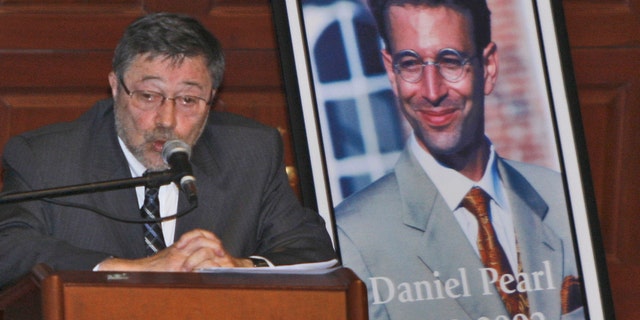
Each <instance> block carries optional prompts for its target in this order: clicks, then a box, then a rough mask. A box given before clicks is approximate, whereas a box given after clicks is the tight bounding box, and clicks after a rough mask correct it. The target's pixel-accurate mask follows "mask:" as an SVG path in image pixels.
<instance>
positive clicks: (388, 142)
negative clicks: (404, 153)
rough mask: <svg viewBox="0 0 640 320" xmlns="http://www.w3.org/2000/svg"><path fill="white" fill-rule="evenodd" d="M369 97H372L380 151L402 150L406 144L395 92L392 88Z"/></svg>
mask: <svg viewBox="0 0 640 320" xmlns="http://www.w3.org/2000/svg"><path fill="white" fill-rule="evenodd" d="M369 99H371V108H372V109H373V114H374V117H373V119H374V121H375V128H376V133H377V134H376V135H377V136H378V145H379V146H380V153H389V152H394V151H399V150H401V149H402V148H403V145H404V138H403V135H402V122H401V121H400V115H399V113H398V108H396V104H395V99H394V95H393V92H391V90H390V89H388V90H383V91H378V92H375V93H373V94H371V95H370V97H369Z"/></svg>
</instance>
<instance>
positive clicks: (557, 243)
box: [336, 149, 583, 320]
mask: <svg viewBox="0 0 640 320" xmlns="http://www.w3.org/2000/svg"><path fill="white" fill-rule="evenodd" d="M498 171H499V174H500V177H501V179H502V181H503V182H504V186H505V188H506V195H507V198H508V201H509V203H510V206H511V209H512V214H513V222H514V225H515V233H516V238H517V246H518V248H519V254H520V261H521V262H522V268H523V273H525V274H526V275H527V277H528V279H530V281H529V283H528V288H529V289H530V290H531V291H529V292H528V298H529V302H530V306H531V313H532V315H533V314H535V313H536V312H540V313H542V314H543V315H544V319H547V320H548V319H569V315H570V314H567V315H566V316H565V317H561V301H560V299H561V298H560V297H561V290H562V284H563V280H564V279H565V277H566V276H570V275H574V276H575V275H577V271H576V270H577V269H576V262H575V256H574V251H573V245H572V240H571V239H572V237H571V231H570V230H571V229H570V224H569V219H568V213H567V207H566V205H565V200H564V199H565V193H564V190H563V184H562V181H561V177H560V175H559V174H557V173H555V172H553V171H551V170H548V169H544V168H540V167H536V166H531V165H526V164H522V163H516V162H511V161H506V160H504V159H501V158H498ZM336 219H337V226H338V239H339V245H340V251H341V256H342V260H343V264H344V265H345V266H346V267H349V268H351V269H353V270H354V271H355V272H356V273H357V274H358V275H359V276H360V277H361V278H362V279H363V280H364V281H365V283H366V284H367V287H368V289H369V304H370V315H369V316H370V317H371V319H398V320H405V319H437V320H443V319H458V320H462V319H473V320H477V319H480V318H481V317H483V316H486V317H488V318H489V319H496V317H497V316H500V315H507V311H506V309H505V307H504V305H503V303H502V301H501V299H500V296H499V295H498V293H497V290H496V288H495V286H494V285H493V284H491V283H489V282H490V281H489V280H488V279H489V278H490V277H489V276H490V273H489V272H488V271H487V269H484V268H485V267H484V266H483V265H482V262H481V260H480V259H479V257H478V255H477V254H476V253H475V251H474V249H473V247H472V246H471V245H470V243H469V241H468V240H467V238H466V237H465V235H464V233H463V231H462V229H461V228H460V226H459V224H458V222H457V220H456V219H455V217H454V215H453V212H452V211H451V209H449V207H448V206H447V205H446V203H445V201H444V199H443V198H442V196H441V195H440V194H439V192H438V190H437V189H436V187H435V185H434V184H433V182H432V181H431V180H430V179H429V177H428V176H427V174H426V173H425V172H424V170H422V168H421V167H420V165H419V164H418V162H417V160H416V159H415V157H414V156H413V154H412V153H411V152H410V151H408V149H406V150H405V151H404V152H403V154H402V155H401V157H400V159H399V160H398V163H397V164H396V166H395V169H394V171H392V172H391V173H389V174H387V175H386V176H384V177H383V178H381V179H379V180H378V181H376V182H374V183H373V184H372V185H370V186H368V187H367V188H366V189H365V190H363V191H361V192H358V193H357V194H355V195H354V196H352V197H350V198H348V199H346V200H345V201H343V203H341V204H340V205H339V206H338V207H337V208H336ZM582 312H583V311H582V308H580V309H578V310H575V311H574V313H573V315H575V316H576V318H577V319H579V318H581V317H582ZM532 318H533V317H532ZM533 319H535V318H533ZM541 319H542V318H541Z"/></svg>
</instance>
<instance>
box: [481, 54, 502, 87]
mask: <svg viewBox="0 0 640 320" xmlns="http://www.w3.org/2000/svg"><path fill="white" fill-rule="evenodd" d="M482 62H483V66H484V94H485V95H488V94H490V93H491V92H492V91H493V88H494V87H495V84H496V81H497V79H498V46H497V45H496V44H495V43H494V42H490V43H489V44H488V45H487V46H486V47H485V48H484V50H483V51H482Z"/></svg>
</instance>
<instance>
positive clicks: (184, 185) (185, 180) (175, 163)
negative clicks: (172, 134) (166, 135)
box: [162, 140, 198, 203]
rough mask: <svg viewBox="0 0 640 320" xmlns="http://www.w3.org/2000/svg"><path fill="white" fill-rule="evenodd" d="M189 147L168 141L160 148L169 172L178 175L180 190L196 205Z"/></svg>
mask: <svg viewBox="0 0 640 320" xmlns="http://www.w3.org/2000/svg"><path fill="white" fill-rule="evenodd" d="M189 157H191V147H190V146H189V145H188V144H186V143H185V142H184V141H182V140H170V141H167V142H165V144H164V146H163V147H162V159H164V162H165V163H167V164H168V165H169V167H170V168H171V172H172V173H174V174H177V175H179V178H180V181H179V184H180V189H181V190H182V191H183V192H184V193H185V194H186V195H187V199H189V202H190V203H196V202H197V201H198V197H197V195H196V191H197V190H196V178H195V177H194V176H193V172H192V170H191V163H190V162H189Z"/></svg>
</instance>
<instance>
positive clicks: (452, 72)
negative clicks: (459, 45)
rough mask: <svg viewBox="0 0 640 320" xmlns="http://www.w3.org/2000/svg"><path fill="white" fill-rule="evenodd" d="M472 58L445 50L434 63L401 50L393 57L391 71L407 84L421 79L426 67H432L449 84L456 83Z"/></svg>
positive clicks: (453, 50)
mask: <svg viewBox="0 0 640 320" xmlns="http://www.w3.org/2000/svg"><path fill="white" fill-rule="evenodd" d="M471 59H473V56H471V57H466V56H465V55H464V54H462V53H460V52H459V51H458V50H455V49H450V48H445V49H442V50H440V51H439V52H438V55H437V56H436V59H435V61H433V62H432V61H425V60H424V59H422V57H421V56H420V55H419V54H418V53H417V52H415V51H413V50H402V51H400V52H397V53H395V54H394V55H393V60H392V62H393V70H394V72H395V73H397V74H399V75H400V77H401V78H402V79H404V80H405V81H407V82H411V83H416V82H418V81H420V79H422V73H423V71H424V68H425V67H426V66H429V65H432V66H435V67H436V68H437V69H438V72H439V73H440V75H441V76H442V77H443V78H444V79H445V80H447V81H449V82H457V81H458V80H460V79H461V78H462V75H463V74H464V71H465V66H466V65H467V64H469V63H470V60H471Z"/></svg>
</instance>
